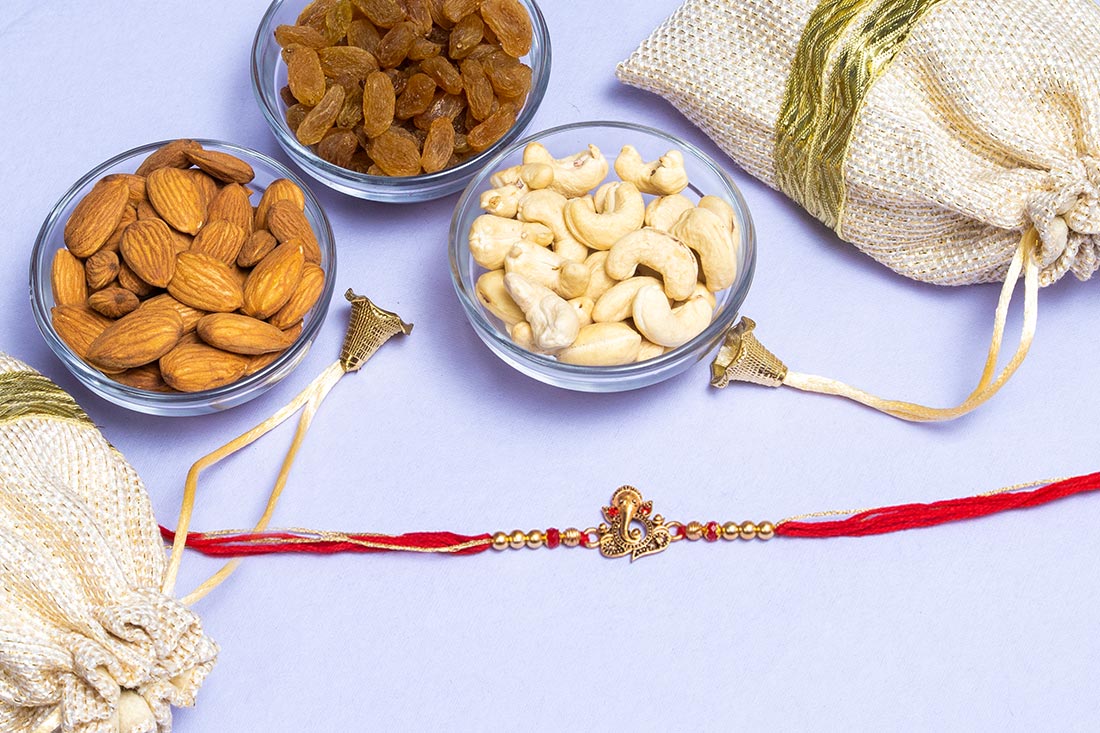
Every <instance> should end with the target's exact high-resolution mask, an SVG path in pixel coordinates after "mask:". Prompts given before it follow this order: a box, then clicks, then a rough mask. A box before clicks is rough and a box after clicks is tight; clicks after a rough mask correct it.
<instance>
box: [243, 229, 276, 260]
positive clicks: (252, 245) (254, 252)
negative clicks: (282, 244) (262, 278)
mask: <svg viewBox="0 0 1100 733" xmlns="http://www.w3.org/2000/svg"><path fill="white" fill-rule="evenodd" d="M278 245H279V241H278V240H277V239H275V237H273V236H271V232H269V231H267V230H266V229H257V230H256V231H254V232H252V236H251V237H249V238H248V241H246V242H245V243H244V246H243V247H241V253H240V254H238V255H237V264H238V265H240V266H241V267H255V266H256V265H257V264H258V263H259V261H260V260H262V259H263V258H264V257H267V256H268V255H269V254H271V250H273V249H275V248H276V247H277V246H278Z"/></svg>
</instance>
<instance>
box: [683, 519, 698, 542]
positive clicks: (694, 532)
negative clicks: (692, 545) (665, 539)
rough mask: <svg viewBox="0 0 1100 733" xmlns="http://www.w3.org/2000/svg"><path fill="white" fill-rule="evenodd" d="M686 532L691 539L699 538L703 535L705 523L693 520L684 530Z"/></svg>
mask: <svg viewBox="0 0 1100 733" xmlns="http://www.w3.org/2000/svg"><path fill="white" fill-rule="evenodd" d="M684 534H685V535H686V536H687V538H688V539H689V540H693V541H694V540H697V539H699V538H700V537H702V536H703V525H701V524H699V523H698V522H691V523H689V524H688V526H687V528H686V529H685V530H684Z"/></svg>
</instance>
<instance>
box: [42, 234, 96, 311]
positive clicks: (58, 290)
mask: <svg viewBox="0 0 1100 733" xmlns="http://www.w3.org/2000/svg"><path fill="white" fill-rule="evenodd" d="M50 287H51V288H52V289H53V302H54V303H55V304H56V305H84V301H85V300H87V298H88V283H87V281H86V280H85V275H84V265H83V264H82V263H81V262H80V260H78V259H77V258H75V257H73V253H72V252H70V251H69V250H67V249H65V248H64V247H62V248H61V249H59V250H57V252H55V253H54V256H53V265H52V266H51V267H50Z"/></svg>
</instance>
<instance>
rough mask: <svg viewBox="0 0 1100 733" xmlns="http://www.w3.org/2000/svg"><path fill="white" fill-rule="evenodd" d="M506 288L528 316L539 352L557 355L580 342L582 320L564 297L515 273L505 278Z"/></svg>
mask: <svg viewBox="0 0 1100 733" xmlns="http://www.w3.org/2000/svg"><path fill="white" fill-rule="evenodd" d="M504 287H505V288H506V289H507V290H508V294H509V295H511V296H512V300H514V301H515V302H516V305H518V306H519V307H520V308H521V309H522V310H523V313H524V315H526V316H527V323H529V324H530V325H531V341H532V343H533V344H534V345H535V347H536V348H537V349H540V350H543V351H550V352H552V351H557V350H559V349H564V348H565V347H566V346H569V345H570V344H571V343H573V342H574V341H576V339H577V334H578V333H579V332H580V330H581V324H580V319H578V318H577V311H576V309H575V308H574V307H573V306H571V305H569V303H567V302H565V300H563V299H562V298H561V297H560V296H558V295H557V294H555V293H554V292H553V291H551V290H549V289H547V288H544V287H543V286H541V285H536V284H535V283H532V282H530V281H528V280H527V279H525V278H524V277H523V276H522V275H518V274H516V273H514V272H511V273H508V274H507V275H505V276H504Z"/></svg>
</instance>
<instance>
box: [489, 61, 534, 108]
mask: <svg viewBox="0 0 1100 733" xmlns="http://www.w3.org/2000/svg"><path fill="white" fill-rule="evenodd" d="M481 65H482V67H483V68H484V69H485V74H486V76H488V77H489V82H490V83H491V84H492V85H493V91H494V92H496V93H497V96H498V97H507V98H515V97H522V96H525V95H526V94H527V90H528V89H530V88H531V69H530V68H529V67H527V66H525V65H524V64H521V63H520V62H519V61H517V60H516V59H514V58H512V57H511V56H507V55H505V54H503V53H495V54H492V55H491V56H487V57H486V58H485V60H483V61H482V62H481Z"/></svg>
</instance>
